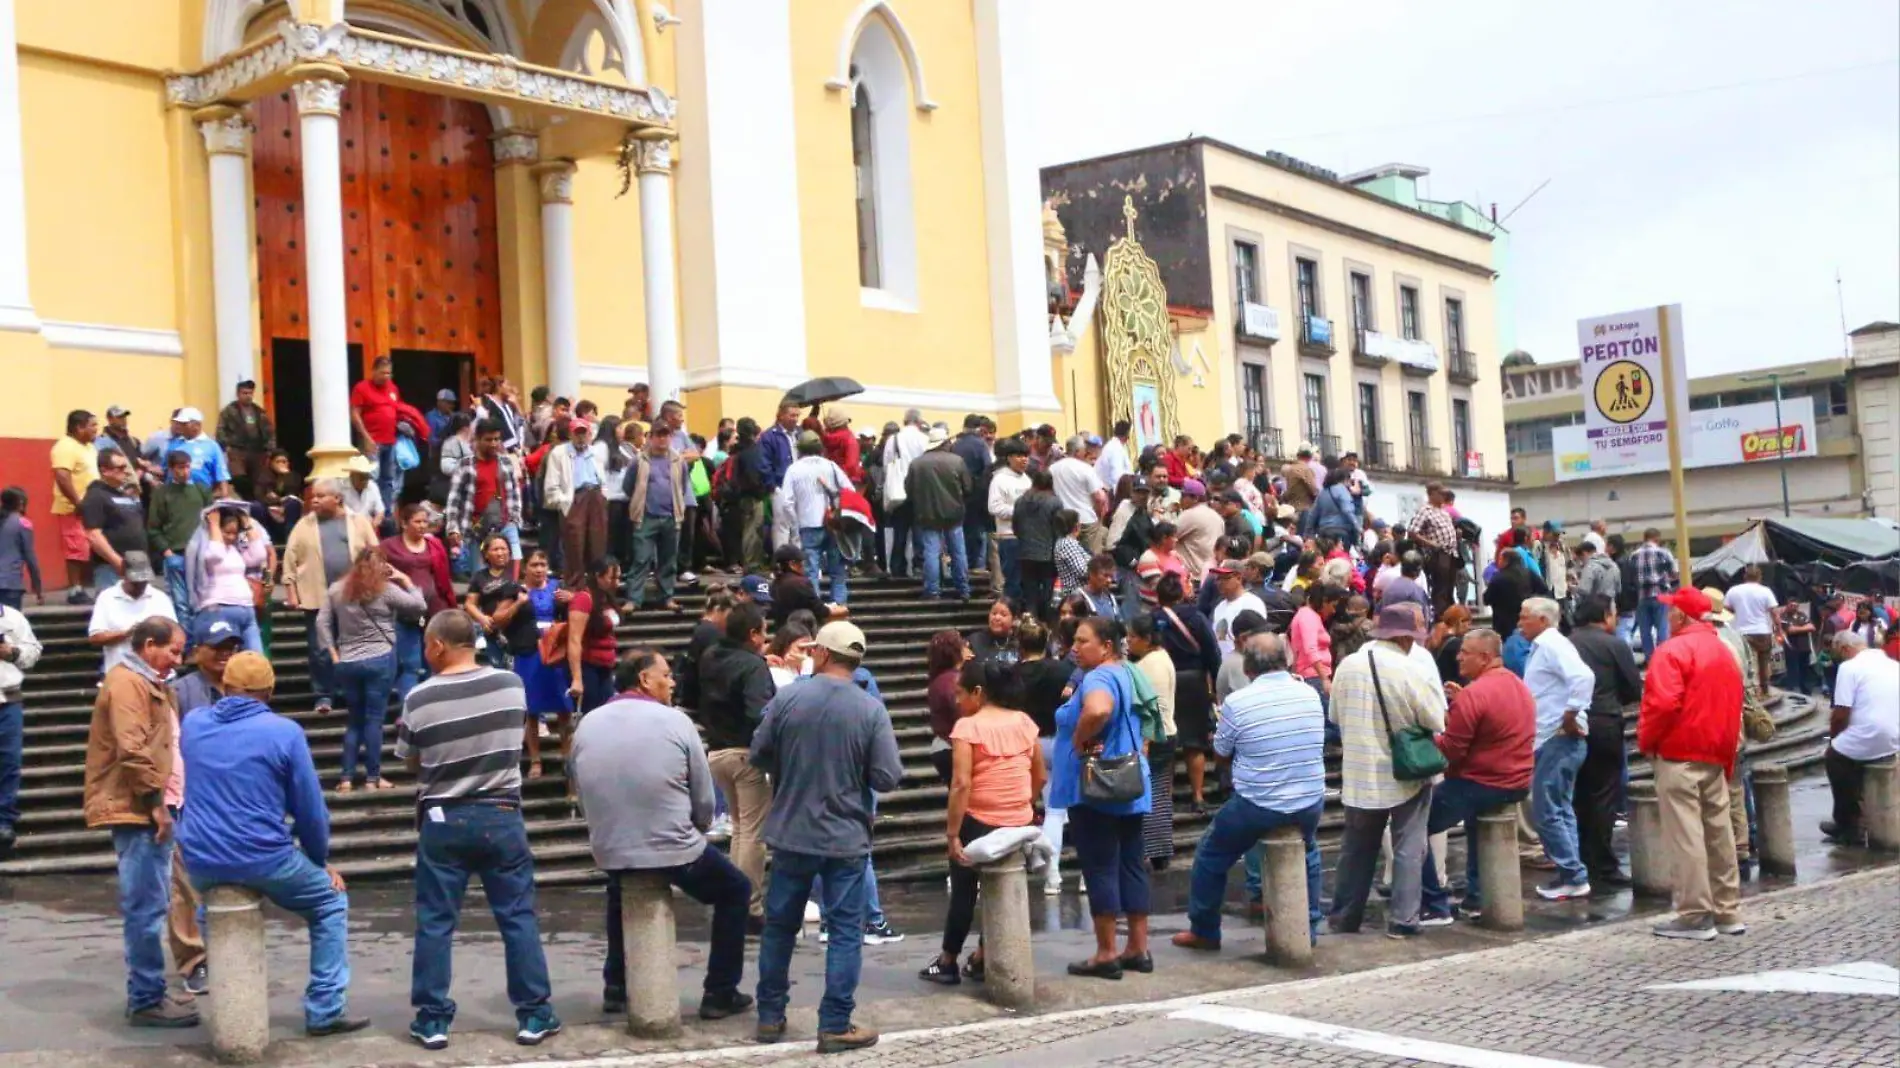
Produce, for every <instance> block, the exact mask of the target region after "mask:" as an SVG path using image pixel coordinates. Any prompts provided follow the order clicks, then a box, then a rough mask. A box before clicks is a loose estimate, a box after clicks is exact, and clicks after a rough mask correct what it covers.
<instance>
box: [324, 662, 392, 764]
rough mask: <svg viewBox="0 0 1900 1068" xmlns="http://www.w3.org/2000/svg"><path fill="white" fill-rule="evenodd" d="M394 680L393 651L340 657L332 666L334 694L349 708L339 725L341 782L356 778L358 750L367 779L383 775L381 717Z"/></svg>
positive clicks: (386, 707)
mask: <svg viewBox="0 0 1900 1068" xmlns="http://www.w3.org/2000/svg"><path fill="white" fill-rule="evenodd" d="M395 681H396V654H395V652H394V651H393V650H392V651H390V652H387V653H384V654H383V655H381V656H374V657H371V658H369V659H368V660H344V661H340V662H339V663H338V664H337V665H336V688H337V696H339V697H341V698H342V700H343V707H344V708H346V709H348V710H349V722H348V724H347V725H346V726H345V727H344V728H343V781H344V782H352V781H354V780H355V778H356V761H357V757H358V750H359V749H360V750H361V757H362V761H363V771H364V773H365V774H367V775H368V776H369V779H370V781H371V782H375V781H376V780H377V779H380V778H382V777H383V717H384V716H387V715H388V714H389V688H390V686H392V685H394V684H395Z"/></svg>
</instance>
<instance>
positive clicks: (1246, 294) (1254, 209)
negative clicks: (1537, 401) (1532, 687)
mask: <svg viewBox="0 0 1900 1068" xmlns="http://www.w3.org/2000/svg"><path fill="white" fill-rule="evenodd" d="M1421 173H1423V172H1422V171H1421V170H1420V169H1418V168H1408V167H1390V168H1380V169H1378V170H1376V171H1371V172H1367V173H1365V174H1363V175H1355V176H1350V177H1348V178H1346V179H1341V178H1339V177H1338V176H1336V175H1333V174H1332V173H1331V172H1328V171H1323V170H1321V169H1319V168H1316V167H1313V166H1310V165H1308V164H1304V163H1301V162H1300V161H1298V160H1294V159H1292V158H1290V157H1287V156H1284V155H1278V154H1265V155H1263V154H1260V153H1255V152H1249V151H1246V150H1244V149H1240V148H1236V147H1234V146H1232V145H1228V144H1224V143H1222V142H1220V141H1215V140H1212V139H1209V138H1191V139H1188V140H1185V141H1179V142H1173V143H1169V144H1163V145H1156V146H1152V147H1148V148H1140V149H1134V150H1131V151H1127V152H1121V153H1116V154H1114V155H1110V156H1103V157H1099V158H1096V159H1091V160H1083V161H1079V162H1075V163H1068V164H1062V165H1060V166H1054V167H1049V168H1046V169H1044V171H1043V195H1044V197H1045V198H1046V199H1047V203H1048V205H1049V209H1050V217H1049V219H1048V220H1047V223H1046V231H1047V234H1048V243H1049V246H1050V248H1049V251H1048V253H1047V254H1046V260H1045V262H1046V263H1047V264H1048V265H1049V266H1050V269H1051V270H1052V272H1053V274H1054V277H1055V281H1056V284H1057V285H1059V286H1060V287H1062V288H1063V289H1064V290H1065V291H1066V292H1068V293H1071V294H1079V296H1078V297H1077V298H1076V310H1075V313H1074V314H1073V315H1072V316H1071V317H1070V321H1069V322H1067V323H1066V324H1064V323H1058V324H1056V325H1057V326H1058V328H1059V329H1058V334H1059V335H1062V336H1060V337H1059V343H1058V345H1057V350H1058V352H1061V351H1063V350H1068V355H1059V356H1058V357H1057V358H1056V366H1055V371H1054V378H1055V388H1056V391H1057V394H1058V395H1059V396H1060V398H1061V400H1062V402H1063V405H1064V407H1065V409H1067V410H1068V412H1070V413H1071V414H1072V416H1073V419H1074V421H1075V425H1078V426H1082V427H1090V428H1099V427H1101V426H1104V425H1106V424H1108V423H1109V422H1110V421H1111V420H1112V419H1113V418H1115V415H1116V414H1117V413H1116V412H1115V411H1112V410H1109V409H1110V408H1111V407H1116V406H1117V402H1116V400H1115V398H1114V396H1113V393H1114V392H1115V391H1114V390H1112V389H1108V388H1106V386H1105V382H1104V380H1103V376H1102V373H1101V370H1100V369H1101V368H1102V367H1103V366H1104V361H1105V360H1107V362H1108V363H1110V364H1112V363H1113V362H1114V361H1113V360H1112V359H1109V358H1108V357H1109V353H1110V351H1111V349H1113V348H1114V339H1113V338H1112V337H1107V336H1104V335H1105V334H1109V333H1112V332H1113V331H1115V330H1117V329H1119V328H1120V326H1119V324H1120V317H1121V316H1122V315H1123V314H1124V313H1125V310H1124V309H1118V308H1117V306H1116V305H1117V301H1116V300H1115V299H1113V294H1112V292H1111V291H1112V290H1113V288H1114V285H1115V283H1116V277H1115V275H1116V271H1115V269H1114V268H1113V267H1112V266H1110V265H1109V263H1108V260H1107V256H1108V254H1109V250H1110V247H1111V244H1112V243H1113V242H1116V241H1118V240H1119V239H1121V238H1123V237H1124V236H1125V235H1127V234H1128V233H1129V232H1130V230H1131V229H1132V230H1133V231H1134V232H1135V236H1136V237H1137V239H1138V241H1139V243H1140V245H1141V246H1142V248H1143V249H1144V250H1145V253H1146V255H1147V256H1148V257H1150V258H1151V259H1152V260H1153V261H1154V264H1155V266H1156V274H1157V275H1158V280H1159V282H1160V285H1161V286H1162V287H1163V288H1165V291H1166V297H1165V302H1166V309H1165V310H1166V319H1167V322H1166V324H1165V329H1167V330H1169V331H1171V332H1172V334H1173V338H1172V342H1171V345H1170V346H1169V349H1170V351H1168V352H1167V353H1166V354H1165V358H1164V359H1162V360H1161V361H1159V364H1160V373H1159V374H1158V375H1157V376H1155V380H1153V381H1150V382H1149V385H1150V386H1151V387H1153V388H1154V389H1155V391H1156V393H1157V394H1158V395H1159V396H1160V397H1162V398H1168V397H1171V398H1172V399H1171V400H1164V401H1163V403H1162V404H1161V408H1162V409H1163V410H1164V411H1169V412H1171V413H1172V415H1173V419H1172V420H1171V422H1170V421H1168V420H1160V421H1158V422H1164V423H1168V424H1169V425H1166V426H1160V427H1158V429H1160V430H1161V431H1162V432H1163V433H1164V434H1166V435H1172V434H1174V433H1176V432H1183V433H1187V434H1190V435H1192V436H1193V437H1194V438H1195V440H1196V441H1198V442H1200V443H1202V445H1203V446H1205V445H1207V444H1208V443H1210V442H1212V441H1213V440H1214V439H1215V438H1216V437H1218V436H1221V435H1224V434H1231V433H1239V434H1244V435H1246V436H1247V438H1248V439H1249V440H1251V441H1253V442H1254V443H1255V444H1256V446H1257V447H1258V448H1259V449H1260V450H1261V451H1262V452H1264V453H1266V454H1267V455H1268V456H1271V457H1275V458H1290V457H1291V456H1292V455H1293V454H1294V453H1295V452H1296V451H1297V449H1298V447H1299V445H1300V444H1302V443H1309V444H1312V445H1313V446H1315V448H1316V450H1317V451H1318V452H1319V453H1321V454H1323V455H1325V456H1328V457H1332V456H1338V455H1340V454H1342V453H1344V452H1348V451H1351V452H1356V453H1357V454H1358V456H1359V459H1360V462H1361V465H1362V466H1363V467H1364V468H1365V469H1366V470H1367V471H1368V473H1369V474H1370V476H1371V478H1372V481H1373V485H1374V488H1375V489H1374V495H1373V497H1372V503H1371V511H1372V514H1373V515H1375V516H1379V517H1382V518H1386V519H1389V520H1394V521H1396V520H1401V519H1404V518H1406V517H1409V516H1410V514H1411V513H1412V512H1413V511H1415V510H1416V509H1417V507H1418V506H1419V505H1420V504H1421V503H1422V502H1423V496H1424V494H1423V487H1424V484H1425V482H1426V481H1428V480H1432V479H1437V480H1440V481H1443V482H1445V483H1446V484H1447V485H1449V486H1452V487H1453V488H1454V489H1456V490H1457V493H1458V501H1457V503H1458V507H1459V509H1460V511H1461V512H1462V513H1463V514H1465V515H1467V516H1470V517H1471V518H1473V519H1474V520H1476V521H1477V522H1478V523H1479V525H1480V526H1482V527H1484V528H1485V529H1487V530H1492V531H1495V530H1500V529H1503V527H1504V526H1505V525H1506V522H1507V520H1508V512H1509V507H1510V501H1509V489H1510V484H1509V481H1508V478H1507V475H1506V471H1507V468H1506V461H1505V456H1504V416H1503V405H1502V401H1501V398H1500V396H1499V391H1498V387H1497V383H1496V378H1497V374H1498V365H1499V362H1500V360H1501V359H1502V357H1503V355H1504V354H1503V353H1502V352H1500V351H1498V343H1497V340H1496V338H1497V330H1496V323H1497V306H1496V299H1497V298H1496V283H1497V279H1498V271H1497V268H1496V266H1495V258H1494V244H1495V241H1494V231H1495V232H1501V231H1496V228H1495V227H1488V226H1487V227H1479V226H1474V225H1468V224H1466V223H1463V222H1460V221H1454V220H1455V219H1471V218H1475V214H1476V213H1475V209H1470V207H1469V206H1468V205H1443V207H1449V208H1454V209H1461V210H1452V211H1449V212H1447V213H1446V215H1449V216H1450V217H1446V215H1441V214H1438V213H1435V212H1433V211H1430V210H1426V208H1425V207H1424V206H1414V205H1416V204H1418V203H1419V202H1417V199H1416V197H1415V196H1413V197H1412V198H1411V199H1412V201H1413V204H1407V203H1406V202H1405V201H1404V199H1403V197H1402V191H1399V190H1395V189H1394V188H1393V185H1394V183H1396V182H1400V181H1403V182H1406V183H1409V182H1411V181H1412V180H1413V179H1415V177H1416V176H1417V175H1418V174H1421ZM1375 190H1376V191H1375ZM1432 206H1433V207H1440V206H1441V205H1432ZM1104 268H1107V276H1108V277H1106V278H1105V279H1104V278H1102V277H1101V275H1102V272H1103V269H1104ZM1123 303H1125V300H1124V301H1123ZM1098 308H1099V309H1100V312H1099V318H1097V317H1096V309H1098ZM1105 406H1107V407H1105ZM1121 414H1126V411H1125V409H1124V410H1123V411H1122V413H1121ZM1138 436H1139V431H1138Z"/></svg>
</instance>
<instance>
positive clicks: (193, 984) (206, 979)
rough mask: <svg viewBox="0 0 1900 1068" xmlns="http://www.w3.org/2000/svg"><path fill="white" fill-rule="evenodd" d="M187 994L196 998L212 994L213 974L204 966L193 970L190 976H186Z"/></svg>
mask: <svg viewBox="0 0 1900 1068" xmlns="http://www.w3.org/2000/svg"><path fill="white" fill-rule="evenodd" d="M185 993H187V994H190V995H191V996H192V997H195V998H201V997H204V996H205V995H206V994H209V993H211V973H210V972H208V971H206V970H205V966H204V965H202V964H200V965H198V966H197V967H196V968H193V969H192V970H191V974H190V975H187V976H185Z"/></svg>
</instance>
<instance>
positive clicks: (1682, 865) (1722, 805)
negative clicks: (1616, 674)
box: [1636, 586, 1748, 942]
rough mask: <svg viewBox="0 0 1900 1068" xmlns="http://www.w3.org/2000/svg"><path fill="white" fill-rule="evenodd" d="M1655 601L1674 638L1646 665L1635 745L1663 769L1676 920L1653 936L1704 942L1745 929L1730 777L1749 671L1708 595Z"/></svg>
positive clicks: (1686, 591) (1688, 590)
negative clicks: (1720, 631) (1717, 624)
mask: <svg viewBox="0 0 1900 1068" xmlns="http://www.w3.org/2000/svg"><path fill="white" fill-rule="evenodd" d="M1656 599H1657V601H1659V602H1661V603H1662V604H1663V605H1665V606H1666V607H1667V608H1668V610H1669V639H1668V640H1667V641H1665V642H1663V644H1661V645H1660V646H1657V648H1656V653H1655V656H1654V657H1652V658H1651V660H1650V662H1649V674H1648V678H1647V679H1645V680H1644V686H1643V711H1642V716H1641V718H1640V719H1639V720H1638V721H1637V727H1636V746H1637V748H1638V749H1640V750H1642V752H1643V753H1645V754H1647V755H1648V756H1649V758H1650V760H1651V762H1652V763H1653V764H1654V765H1655V768H1656V798H1657V800H1658V801H1659V802H1660V803H1661V808H1662V836H1663V856H1664V861H1665V863H1666V864H1667V865H1668V867H1667V870H1668V872H1669V874H1670V885H1671V886H1673V887H1674V888H1675V897H1676V902H1675V903H1676V916H1675V918H1674V919H1670V920H1665V921H1663V922H1662V923H1659V924H1657V925H1656V926H1655V927H1654V928H1653V930H1654V932H1655V933H1656V934H1657V935H1659V936H1661V937H1663V938H1689V939H1695V940H1698V941H1704V942H1706V941H1709V940H1711V939H1713V938H1715V936H1716V935H1717V934H1718V933H1720V934H1728V935H1739V934H1742V933H1744V932H1746V931H1747V930H1748V928H1747V926H1746V925H1745V924H1743V923H1742V913H1741V908H1742V881H1741V871H1740V867H1739V865H1738V864H1737V863H1736V858H1735V835H1734V831H1733V829H1732V828H1731V827H1730V825H1729V811H1728V808H1729V791H1728V774H1729V770H1730V769H1731V768H1732V767H1733V766H1734V764H1735V752H1736V749H1737V747H1738V746H1739V745H1740V744H1741V731H1742V713H1741V709H1742V669H1741V666H1740V665H1738V664H1737V663H1736V662H1735V657H1734V655H1733V654H1731V653H1730V652H1729V650H1728V646H1727V645H1725V644H1724V643H1723V641H1722V639H1721V637H1720V636H1719V635H1717V634H1716V633H1715V628H1714V627H1713V626H1711V625H1710V624H1709V623H1708V621H1707V618H1706V617H1707V616H1708V614H1709V612H1710V610H1711V609H1712V608H1713V607H1714V606H1713V605H1712V604H1710V602H1709V598H1708V597H1707V596H1706V595H1705V594H1703V593H1702V591H1701V590H1698V589H1696V588H1695V587H1693V586H1684V587H1683V588H1681V589H1679V590H1676V591H1674V592H1672V593H1665V594H1663V595H1662V596H1660V597H1658V598H1656Z"/></svg>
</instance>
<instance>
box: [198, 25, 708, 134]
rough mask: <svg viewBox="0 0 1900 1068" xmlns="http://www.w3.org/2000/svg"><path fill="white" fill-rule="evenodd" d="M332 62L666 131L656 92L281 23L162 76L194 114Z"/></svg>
mask: <svg viewBox="0 0 1900 1068" xmlns="http://www.w3.org/2000/svg"><path fill="white" fill-rule="evenodd" d="M306 63H325V64H334V65H335V66H337V67H340V68H342V69H343V70H344V71H346V72H348V73H349V74H351V75H358V76H362V77H364V78H366V79H368V80H371V81H385V82H391V83H394V84H399V85H411V86H414V87H417V88H423V89H432V90H434V91H438V92H451V93H455V94H458V95H462V96H468V97H472V98H474V99H478V100H483V101H488V102H491V103H496V104H501V105H505V106H513V107H526V108H529V109H538V110H542V111H546V112H554V113H564V114H578V115H591V116H595V117H599V118H606V119H613V120H618V121H621V122H626V123H629V124H631V125H634V126H640V127H661V128H670V127H671V126H672V123H673V118H674V110H675V109H674V105H673V101H672V99H671V98H670V97H668V96H667V95H666V94H665V93H664V92H662V91H660V90H659V89H657V88H653V87H649V88H646V89H636V88H631V87H628V86H624V85H616V84H614V83H612V82H606V81H602V80H600V79H598V78H590V77H588V76H586V75H582V74H575V73H572V72H570V71H561V70H554V69H552V68H548V67H539V66H535V65H534V64H531V63H523V62H521V61H520V60H517V59H515V58H514V57H513V56H500V55H487V56H483V55H477V54H475V53H473V52H465V51H462V50H460V49H455V48H447V47H444V46H442V45H437V44H430V43H427V42H423V41H414V40H410V39H408V38H402V37H394V36H391V35H389V34H384V33H377V32H375V31H372V30H362V29H358V28H356V27H354V26H351V25H349V24H348V23H337V24H336V25H333V26H320V25H317V24H316V23H309V22H290V21H284V22H280V23H278V25H277V34H276V35H275V36H273V37H269V38H265V39H264V40H261V41H258V42H257V43H255V44H253V45H251V46H250V47H248V48H244V49H241V50H239V51H237V52H234V53H232V54H231V55H228V56H226V57H225V58H224V59H223V60H221V61H219V62H218V63H216V64H214V65H213V66H210V67H207V68H205V69H203V70H200V71H195V72H192V73H189V74H171V75H167V76H166V78H165V95H166V98H167V99H168V100H169V101H170V103H171V104H172V105H173V106H174V107H185V108H201V107H204V106H206V105H209V104H216V103H220V102H226V101H231V100H243V99H247V98H250V97H255V96H258V95H261V94H262V93H265V92H268V91H271V90H273V89H275V88H278V87H279V86H280V85H281V83H283V81H284V80H285V79H286V78H287V77H288V75H289V72H290V70H291V68H293V67H295V66H298V65H299V64H306Z"/></svg>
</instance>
